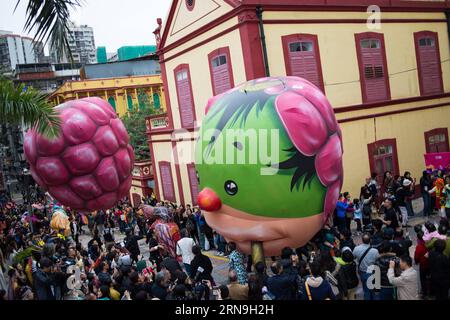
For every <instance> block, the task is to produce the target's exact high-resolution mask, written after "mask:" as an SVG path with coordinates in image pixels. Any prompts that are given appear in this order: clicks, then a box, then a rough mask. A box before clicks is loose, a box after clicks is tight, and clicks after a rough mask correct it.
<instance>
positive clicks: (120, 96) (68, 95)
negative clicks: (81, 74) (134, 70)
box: [50, 75, 166, 117]
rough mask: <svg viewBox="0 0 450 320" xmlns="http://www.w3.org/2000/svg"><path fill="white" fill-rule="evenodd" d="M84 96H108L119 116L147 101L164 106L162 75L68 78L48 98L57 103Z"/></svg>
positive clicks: (143, 104) (162, 107) (159, 107)
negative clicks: (68, 79) (73, 79)
mask: <svg viewBox="0 0 450 320" xmlns="http://www.w3.org/2000/svg"><path fill="white" fill-rule="evenodd" d="M86 97H100V98H103V99H105V100H107V101H108V102H109V103H110V104H111V105H112V106H113V107H114V109H115V110H116V112H117V114H118V115H119V116H120V117H121V116H123V115H125V114H126V113H127V112H129V111H132V110H133V109H134V108H136V107H142V106H145V105H146V104H148V103H152V104H153V105H154V106H155V108H156V109H163V110H166V102H165V97H164V89H163V85H162V79H161V75H146V76H133V77H113V78H103V79H86V80H79V81H67V82H65V83H64V84H63V85H62V86H61V87H60V88H58V89H57V90H56V91H55V92H54V93H53V94H52V95H51V96H50V101H52V102H53V103H54V104H56V105H58V104H60V103H63V102H65V101H69V100H74V99H82V98H86Z"/></svg>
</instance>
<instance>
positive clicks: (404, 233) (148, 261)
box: [0, 171, 450, 300]
mask: <svg viewBox="0 0 450 320" xmlns="http://www.w3.org/2000/svg"><path fill="white" fill-rule="evenodd" d="M419 183H420V191H421V195H422V198H423V202H424V210H423V215H424V218H425V223H424V224H423V225H421V224H416V225H415V226H414V227H413V228H411V226H410V225H409V223H410V222H409V221H408V219H409V218H410V217H411V216H414V215H417V214H418V213H415V212H414V208H413V205H412V199H413V197H414V194H415V190H416V179H413V178H412V177H411V174H410V173H409V172H406V173H405V174H404V175H403V176H399V177H396V176H393V175H392V174H391V173H390V172H386V173H385V175H384V178H383V180H382V181H381V183H379V182H378V180H377V177H376V175H372V177H371V178H368V179H367V181H366V183H365V184H364V186H363V187H362V188H361V193H360V195H359V196H358V197H357V198H356V197H355V198H354V199H353V197H352V196H351V195H350V194H349V193H348V192H345V193H343V194H342V195H340V197H339V200H338V202H337V205H336V210H335V212H334V215H333V216H332V217H330V219H329V221H328V223H326V224H325V225H324V227H323V229H322V230H321V231H320V232H318V233H317V234H316V236H315V237H314V238H313V239H311V240H310V241H309V242H308V243H307V244H306V245H305V246H303V247H301V248H288V247H286V248H284V249H282V250H281V252H280V255H279V256H278V257H271V258H270V259H267V260H266V261H265V262H262V261H259V262H258V263H256V264H253V263H252V257H251V256H247V255H244V254H242V253H241V252H239V250H238V248H237V246H236V244H235V243H233V242H229V243H227V241H226V240H225V239H224V237H222V236H221V235H220V234H217V233H216V232H215V231H214V230H213V229H212V228H211V227H210V226H208V223H207V222H206V219H205V217H204V215H203V213H202V211H201V210H200V209H199V208H198V207H195V206H190V205H186V206H183V205H176V204H173V203H170V202H159V201H157V200H156V199H155V198H154V197H149V198H147V199H144V203H146V204H148V205H151V206H153V207H154V208H155V210H154V211H155V215H156V216H158V213H164V214H165V215H167V217H168V218H167V219H168V221H170V223H173V224H176V225H177V226H178V228H177V229H178V230H180V232H179V233H180V234H179V239H178V240H177V242H176V248H175V249H174V250H170V249H169V248H168V247H167V246H166V245H165V243H163V242H161V241H160V239H159V237H157V235H156V234H155V228H154V227H153V226H154V224H153V223H154V221H153V220H152V219H149V218H148V217H147V216H146V215H145V214H144V212H143V209H142V206H141V207H133V206H132V205H131V204H130V202H129V201H128V200H127V199H124V200H123V201H122V202H120V203H119V204H118V205H117V206H116V207H114V208H111V209H110V210H107V211H97V212H94V213H91V214H88V215H83V214H79V213H77V212H73V211H71V210H70V209H68V208H66V213H67V215H68V217H69V220H70V232H68V233H64V232H62V231H61V230H54V229H52V227H51V223H50V222H51V218H52V210H51V205H49V201H48V200H47V199H46V196H45V195H43V194H40V195H38V196H37V197H36V198H35V199H33V201H32V202H33V203H32V204H31V203H26V201H25V203H24V204H22V205H19V204H17V203H15V202H14V201H12V200H11V199H10V198H9V197H8V196H7V195H6V194H3V195H1V196H0V300H61V299H66V300H152V299H153V300H336V299H343V300H354V299H357V298H359V299H364V300H418V299H438V300H447V299H449V287H450V260H449V255H450V237H449V231H448V229H449V218H450V176H445V174H444V173H443V172H440V171H439V172H428V171H424V173H423V177H422V178H421V179H420V182H419ZM418 187H419V185H418ZM30 211H31V212H30ZM411 235H413V236H415V237H411ZM414 238H416V239H414ZM413 239H414V240H413ZM145 247H147V248H148V250H147V249H146V250H142V248H145ZM214 256H215V257H220V259H221V261H223V260H226V261H227V263H228V279H227V280H226V281H221V282H222V283H221V282H219V281H218V280H217V279H215V273H214V263H213V259H214ZM225 257H226V258H225ZM361 287H362V293H363V296H360V297H357V293H358V292H359V290H358V289H359V288H361Z"/></svg>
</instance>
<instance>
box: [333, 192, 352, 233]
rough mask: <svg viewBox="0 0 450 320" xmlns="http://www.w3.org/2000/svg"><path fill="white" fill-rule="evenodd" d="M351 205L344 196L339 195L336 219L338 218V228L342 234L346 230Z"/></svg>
mask: <svg viewBox="0 0 450 320" xmlns="http://www.w3.org/2000/svg"><path fill="white" fill-rule="evenodd" d="M348 206H349V204H348V203H347V202H346V201H345V198H344V196H343V195H342V194H340V195H339V199H338V201H337V203H336V218H337V226H338V229H339V232H340V233H343V232H344V230H345V217H346V212H347V209H348Z"/></svg>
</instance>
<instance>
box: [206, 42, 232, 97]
mask: <svg viewBox="0 0 450 320" xmlns="http://www.w3.org/2000/svg"><path fill="white" fill-rule="evenodd" d="M208 61H209V69H210V73H211V86H212V89H213V94H214V95H218V94H221V93H224V92H226V91H228V90H230V89H231V88H233V87H234V80H233V68H232V65H231V55H230V48H229V47H223V48H218V49H215V50H214V51H212V52H211V53H210V54H208Z"/></svg>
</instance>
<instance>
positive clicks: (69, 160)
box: [24, 98, 134, 212]
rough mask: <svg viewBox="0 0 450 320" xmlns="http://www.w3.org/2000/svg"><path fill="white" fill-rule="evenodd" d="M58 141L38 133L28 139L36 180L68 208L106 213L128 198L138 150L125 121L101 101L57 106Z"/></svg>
mask: <svg viewBox="0 0 450 320" xmlns="http://www.w3.org/2000/svg"><path fill="white" fill-rule="evenodd" d="M56 110H58V112H59V114H60V117H61V132H60V135H59V137H58V138H56V139H53V140H49V139H47V138H45V137H43V136H42V135H39V134H37V133H36V132H35V131H34V130H30V131H28V133H27V134H26V136H25V143H24V149H25V156H26V158H27V160H28V162H29V164H30V166H31V174H32V176H33V178H34V180H35V181H36V182H37V183H38V184H39V185H40V186H41V187H42V188H43V189H44V190H47V191H48V192H49V193H50V194H51V195H52V197H54V198H55V199H56V200H58V201H59V202H61V203H62V204H63V205H65V206H68V207H70V208H73V209H76V210H79V211H81V212H89V211H94V210H102V209H103V210H106V209H110V208H111V207H113V206H114V205H115V204H116V203H117V202H118V201H119V200H121V199H122V198H124V197H125V196H127V195H128V192H129V190H130V188H131V180H132V176H131V171H132V169H133V164H134V151H133V148H132V147H131V145H129V140H130V138H129V136H128V133H127V130H126V129H125V126H124V125H123V123H122V121H121V120H120V119H119V118H118V117H117V115H116V113H115V111H114V109H113V108H112V107H111V105H110V104H109V103H107V102H106V101H104V100H102V99H100V98H86V99H81V100H75V101H69V102H67V103H64V104H62V105H59V106H57V107H56Z"/></svg>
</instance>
